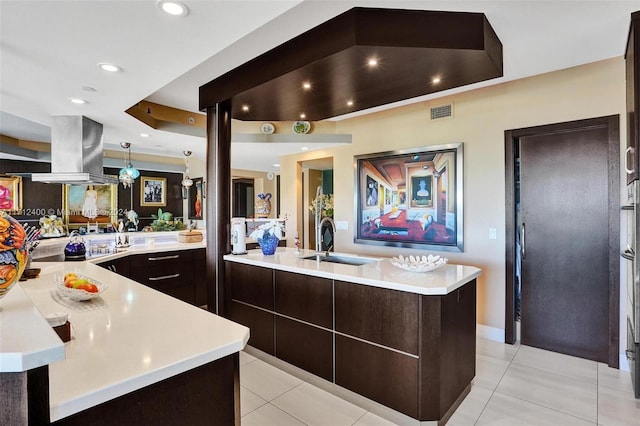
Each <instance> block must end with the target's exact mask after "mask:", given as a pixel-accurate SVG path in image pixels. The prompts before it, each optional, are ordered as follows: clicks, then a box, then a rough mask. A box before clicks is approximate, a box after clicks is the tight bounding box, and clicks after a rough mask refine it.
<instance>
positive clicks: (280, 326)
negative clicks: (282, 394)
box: [276, 316, 333, 382]
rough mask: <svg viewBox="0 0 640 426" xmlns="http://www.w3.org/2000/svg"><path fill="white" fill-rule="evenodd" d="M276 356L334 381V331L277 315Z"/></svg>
mask: <svg viewBox="0 0 640 426" xmlns="http://www.w3.org/2000/svg"><path fill="white" fill-rule="evenodd" d="M276 357H278V358H280V359H282V360H284V361H286V362H288V363H290V364H293V365H295V366H297V367H300V368H302V369H303V370H306V371H308V372H310V373H313V374H315V375H316V376H319V377H322V378H323V379H325V380H329V381H330V382H332V381H333V333H331V332H330V331H326V330H323V329H321V328H317V327H313V326H310V325H307V324H303V323H301V322H298V321H294V320H290V319H287V318H282V317H278V316H276Z"/></svg>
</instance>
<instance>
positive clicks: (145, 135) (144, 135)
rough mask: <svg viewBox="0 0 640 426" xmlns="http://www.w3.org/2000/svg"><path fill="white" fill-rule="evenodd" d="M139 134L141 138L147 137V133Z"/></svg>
mask: <svg viewBox="0 0 640 426" xmlns="http://www.w3.org/2000/svg"><path fill="white" fill-rule="evenodd" d="M140 136H142V137H143V138H148V137H149V133H140Z"/></svg>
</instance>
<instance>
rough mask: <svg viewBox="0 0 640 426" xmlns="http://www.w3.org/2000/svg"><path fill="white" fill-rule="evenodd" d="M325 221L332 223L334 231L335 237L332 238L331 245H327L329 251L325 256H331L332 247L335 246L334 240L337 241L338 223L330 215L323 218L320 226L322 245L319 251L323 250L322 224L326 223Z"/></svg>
mask: <svg viewBox="0 0 640 426" xmlns="http://www.w3.org/2000/svg"><path fill="white" fill-rule="evenodd" d="M325 222H329V223H330V224H331V230H332V231H333V235H334V237H333V238H332V239H331V245H330V246H327V251H326V253H325V256H329V251H330V250H331V248H332V247H333V245H334V244H333V242H334V241H335V235H336V223H335V222H334V221H333V219H331V218H330V217H329V216H325V217H323V218H322V220H321V221H320V225H319V226H318V228H319V229H320V232H319V233H320V245H319V248H320V249H319V250H318V252H321V251H322V240H323V237H322V225H324V223H325Z"/></svg>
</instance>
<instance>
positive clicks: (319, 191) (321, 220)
mask: <svg viewBox="0 0 640 426" xmlns="http://www.w3.org/2000/svg"><path fill="white" fill-rule="evenodd" d="M322 195H323V193H322V185H320V186H318V189H316V205H315V209H316V214H315V219H316V253H321V252H322V240H323V237H322V225H323V224H324V223H325V222H329V223H330V224H331V229H332V230H333V234H334V238H333V241H335V233H336V223H335V222H334V221H333V219H332V218H330V217H329V216H325V217H324V218H323V217H322V207H323V206H322ZM333 246H334V244H333V242H332V243H331V245H330V246H329V247H327V250H326V255H327V256H329V250H331V248H332V247H333Z"/></svg>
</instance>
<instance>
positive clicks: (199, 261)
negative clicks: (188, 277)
mask: <svg viewBox="0 0 640 426" xmlns="http://www.w3.org/2000/svg"><path fill="white" fill-rule="evenodd" d="M193 280H194V284H195V292H196V305H197V306H203V305H206V304H207V259H206V251H205V249H197V250H194V253H193Z"/></svg>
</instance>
